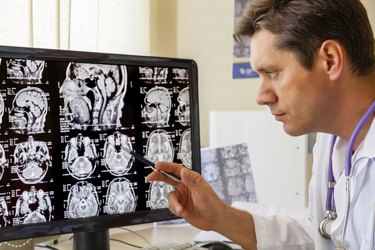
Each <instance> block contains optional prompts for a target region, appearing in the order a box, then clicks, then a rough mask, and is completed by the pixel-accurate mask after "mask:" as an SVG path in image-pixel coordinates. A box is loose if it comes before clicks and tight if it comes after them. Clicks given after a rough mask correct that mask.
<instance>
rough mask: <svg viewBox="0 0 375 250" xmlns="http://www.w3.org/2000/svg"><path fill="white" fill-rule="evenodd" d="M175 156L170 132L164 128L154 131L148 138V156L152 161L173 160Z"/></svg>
mask: <svg viewBox="0 0 375 250" xmlns="http://www.w3.org/2000/svg"><path fill="white" fill-rule="evenodd" d="M173 157H174V150H173V144H172V141H171V139H170V138H169V135H168V133H167V132H166V131H165V130H163V129H157V130H154V131H152V132H151V134H150V136H149V137H148V139H147V146H146V158H147V159H148V160H150V161H152V162H158V161H170V162H171V161H173Z"/></svg>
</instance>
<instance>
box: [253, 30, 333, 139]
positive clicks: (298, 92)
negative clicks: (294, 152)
mask: <svg viewBox="0 0 375 250" xmlns="http://www.w3.org/2000/svg"><path fill="white" fill-rule="evenodd" d="M274 44H275V35H274V34H272V33H271V32H269V31H267V30H260V31H258V32H256V33H255V34H254V36H252V38H251V45H250V46H251V56H250V62H251V65H252V67H253V68H254V69H255V70H256V71H257V72H258V73H259V75H260V80H261V85H260V88H259V91H258V95H257V103H258V104H260V105H268V106H269V108H270V110H271V112H272V114H273V115H274V116H275V119H276V120H277V121H280V122H282V123H283V124H284V126H283V127H284V130H285V132H286V133H288V134H290V135H293V136H297V135H302V134H306V133H310V132H316V131H320V130H321V129H322V128H323V127H324V117H327V116H324V115H322V114H324V113H325V112H329V110H328V109H327V107H330V105H331V104H330V103H329V102H330V99H331V98H329V96H330V93H331V92H332V90H331V88H329V87H328V88H327V86H328V85H327V84H328V78H327V76H326V74H325V72H324V67H323V64H322V63H321V62H320V61H319V60H315V62H314V65H313V68H312V69H311V70H307V69H305V68H303V67H302V65H300V64H299V62H298V61H297V58H296V57H295V55H294V54H292V53H291V52H289V51H285V50H280V49H277V48H276V47H275V45H274Z"/></svg>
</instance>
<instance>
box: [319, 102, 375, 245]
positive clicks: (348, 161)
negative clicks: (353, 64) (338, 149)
mask: <svg viewBox="0 0 375 250" xmlns="http://www.w3.org/2000/svg"><path fill="white" fill-rule="evenodd" d="M374 112H375V101H373V102H372V104H371V105H370V107H369V108H368V109H367V111H366V113H365V114H364V115H363V116H362V118H361V119H360V121H359V122H358V124H357V126H356V127H355V129H354V131H353V133H352V135H351V137H350V140H349V143H348V146H347V148H346V154H345V177H346V182H345V191H346V202H345V205H346V206H345V216H344V227H343V230H342V233H341V246H339V247H337V248H336V249H345V247H344V237H345V233H346V228H347V223H348V215H349V205H350V199H349V198H350V189H349V182H350V172H351V169H352V153H353V148H354V143H355V141H356V139H357V137H358V135H359V133H360V132H361V130H362V129H363V127H364V126H365V124H366V123H367V121H368V120H369V119H370V118H371V117H373V115H374ZM336 138H337V136H333V138H332V140H331V145H330V152H329V153H330V157H329V162H328V178H327V179H328V190H327V199H326V216H325V217H324V218H323V219H322V220H321V222H320V224H319V233H320V234H321V235H322V236H323V237H324V238H327V239H330V238H331V226H332V222H333V221H334V220H335V219H336V217H337V215H336V206H335V200H334V188H335V183H336V180H335V177H334V176H333V168H332V155H333V148H334V146H335V142H336Z"/></svg>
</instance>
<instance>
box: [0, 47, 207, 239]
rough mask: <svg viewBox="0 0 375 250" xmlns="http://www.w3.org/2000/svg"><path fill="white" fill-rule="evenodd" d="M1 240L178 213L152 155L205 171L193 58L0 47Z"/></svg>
mask: <svg viewBox="0 0 375 250" xmlns="http://www.w3.org/2000/svg"><path fill="white" fill-rule="evenodd" d="M0 60H1V64H0V84H1V87H0V124H1V127H0V215H1V216H0V241H8V240H13V239H19V238H30V237H40V236H46V235H56V234H65V233H79V232H87V231H90V232H96V231H106V230H107V229H109V228H112V227H117V226H125V225H132V224H140V223H147V222H155V221H162V220H170V219H174V218H175V217H174V216H173V215H172V214H171V213H170V212H169V211H168V209H167V207H168V201H167V199H166V194H167V193H168V192H169V191H171V190H173V187H172V186H169V185H167V184H164V183H159V182H152V183H148V182H147V181H146V179H145V177H146V176H147V175H148V174H149V173H151V171H152V169H151V168H150V166H147V165H145V164H144V163H142V162H140V161H138V160H136V159H134V157H132V155H130V154H129V151H135V152H136V153H138V154H140V155H143V156H144V157H145V158H147V159H148V160H150V161H152V162H158V161H170V162H172V161H173V162H178V163H182V164H183V165H185V166H186V167H188V168H192V169H194V170H196V171H198V172H200V142H199V121H198V114H199V113H198V89H197V87H198V86H197V81H198V76H197V67H196V64H195V62H194V61H193V60H189V59H177V58H160V57H147V56H129V55H120V54H108V53H90V52H78V51H62V50H49V49H35V48H16V47H0Z"/></svg>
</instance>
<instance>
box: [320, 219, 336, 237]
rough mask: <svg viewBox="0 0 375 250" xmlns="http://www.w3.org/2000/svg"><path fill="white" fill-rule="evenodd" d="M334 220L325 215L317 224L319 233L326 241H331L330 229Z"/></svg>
mask: <svg viewBox="0 0 375 250" xmlns="http://www.w3.org/2000/svg"><path fill="white" fill-rule="evenodd" d="M333 221H334V219H333V218H332V216H329V215H327V216H326V217H324V218H323V219H322V220H321V221H320V224H319V233H320V235H321V236H323V237H324V238H326V239H331V227H332V223H333Z"/></svg>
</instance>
